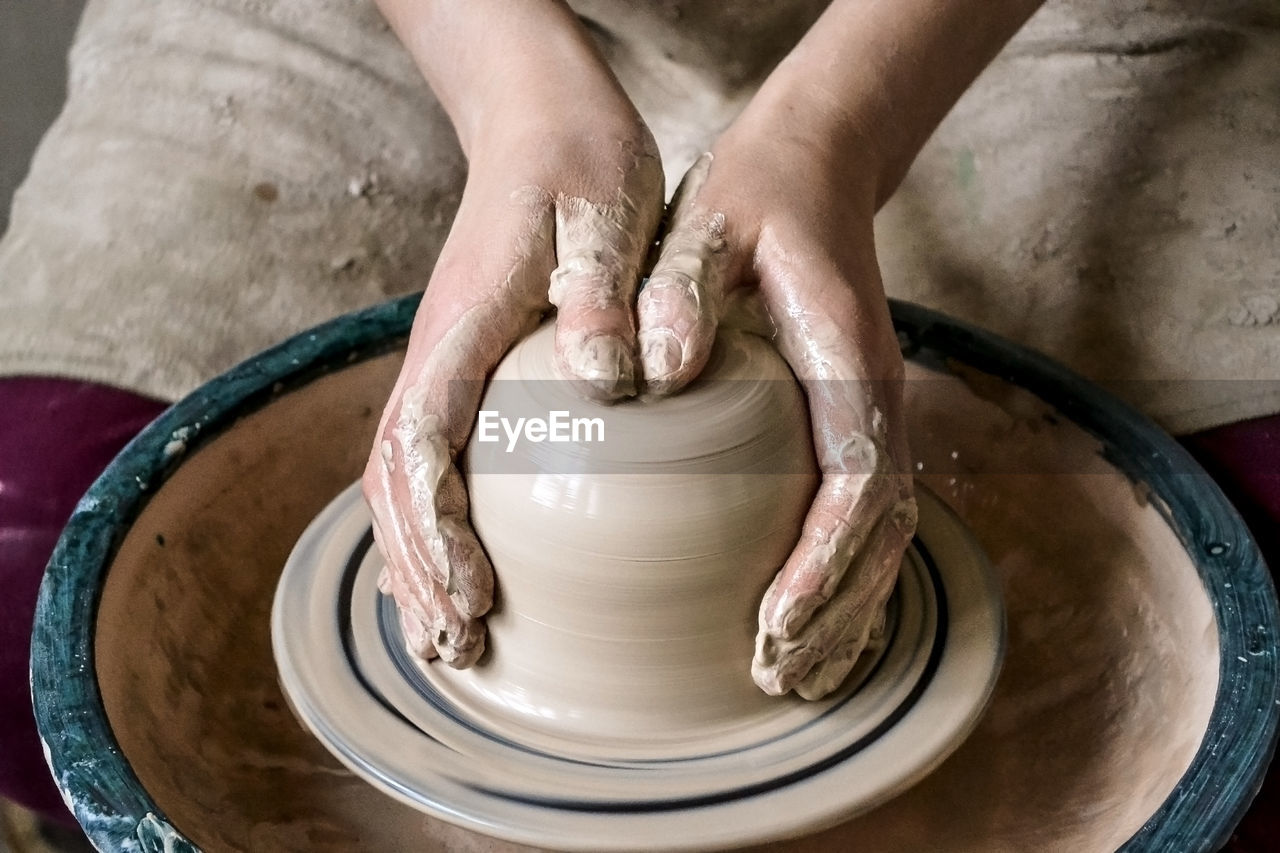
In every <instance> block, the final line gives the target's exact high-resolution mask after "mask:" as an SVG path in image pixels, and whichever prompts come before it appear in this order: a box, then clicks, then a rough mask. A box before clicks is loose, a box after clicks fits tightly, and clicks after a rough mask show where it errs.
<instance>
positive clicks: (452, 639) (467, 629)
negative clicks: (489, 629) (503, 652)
mask: <svg viewBox="0 0 1280 853" xmlns="http://www.w3.org/2000/svg"><path fill="white" fill-rule="evenodd" d="M485 635H486V631H485V627H484V624H483V623H482V622H480V621H478V620H475V619H464V620H463V621H462V622H461V623H460V624H459V625H457V626H456V627H453V628H452V630H451V629H449V628H444V629H441V630H440V631H439V632H437V634H436V636H435V637H434V638H433V642H434V645H435V649H436V652H438V653H439V655H440V660H442V661H444V663H446V664H447V665H448V666H450V667H452V668H453V669H467V668H469V667H471V666H474V665H475V663H476V661H478V660H480V657H481V655H483V654H484V650H485Z"/></svg>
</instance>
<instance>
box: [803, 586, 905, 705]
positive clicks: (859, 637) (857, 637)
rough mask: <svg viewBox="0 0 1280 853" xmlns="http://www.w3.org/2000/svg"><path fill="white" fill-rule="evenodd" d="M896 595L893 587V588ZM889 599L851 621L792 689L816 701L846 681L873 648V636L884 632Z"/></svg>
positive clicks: (874, 637) (804, 697)
mask: <svg viewBox="0 0 1280 853" xmlns="http://www.w3.org/2000/svg"><path fill="white" fill-rule="evenodd" d="M890 595H892V587H891V588H890ZM887 605H888V599H886V600H885V601H884V602H883V603H881V604H880V605H879V606H877V607H873V608H870V609H869V610H868V611H867V613H866V617H865V618H859V619H858V620H856V621H853V622H850V623H849V630H848V631H846V632H845V635H844V637H842V638H841V639H840V641H839V642H838V643H837V644H836V647H835V648H834V649H832V650H831V651H830V652H828V653H827V655H826V657H824V658H822V659H821V660H819V661H818V662H817V663H816V664H814V665H813V668H812V669H810V670H809V674H808V675H806V676H805V677H804V678H803V679H802V680H801V681H800V682H799V683H797V684H796V685H795V686H794V687H792V688H791V689H792V690H794V691H795V692H796V695H797V696H799V697H800V698H801V699H808V700H809V701H811V702H816V701H817V700H819V699H823V698H825V697H827V696H828V695H830V694H831V693H832V692H834V691H835V689H836V688H837V687H839V686H840V685H842V684H844V682H845V680H846V679H847V678H848V677H849V673H850V672H852V671H853V668H854V666H856V665H857V663H858V660H859V659H860V658H861V657H862V655H863V653H864V652H867V651H869V650H871V648H872V645H873V640H874V639H876V638H879V637H880V635H882V634H883V632H884V622H885V610H886V606H887Z"/></svg>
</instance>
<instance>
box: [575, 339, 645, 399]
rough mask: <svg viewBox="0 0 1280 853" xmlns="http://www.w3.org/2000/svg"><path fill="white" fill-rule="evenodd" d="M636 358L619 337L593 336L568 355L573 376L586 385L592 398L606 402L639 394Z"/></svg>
mask: <svg viewBox="0 0 1280 853" xmlns="http://www.w3.org/2000/svg"><path fill="white" fill-rule="evenodd" d="M634 358H635V356H634V354H633V352H632V349H631V347H630V346H629V345H628V344H627V343H626V342H625V341H623V340H622V339H621V338H619V337H618V336H616V335H593V336H592V337H589V338H587V339H586V340H584V341H583V342H582V343H581V344H579V345H578V346H577V347H574V348H573V351H571V352H567V353H566V354H565V361H566V362H567V365H566V366H567V368H568V370H569V375H570V376H572V377H574V378H575V379H577V380H578V381H579V382H582V383H584V384H585V385H586V386H587V389H586V390H587V393H588V394H590V396H592V397H594V398H596V399H599V400H605V401H612V400H617V399H619V398H622V397H630V396H632V395H634V394H635V392H636V382H635V361H634Z"/></svg>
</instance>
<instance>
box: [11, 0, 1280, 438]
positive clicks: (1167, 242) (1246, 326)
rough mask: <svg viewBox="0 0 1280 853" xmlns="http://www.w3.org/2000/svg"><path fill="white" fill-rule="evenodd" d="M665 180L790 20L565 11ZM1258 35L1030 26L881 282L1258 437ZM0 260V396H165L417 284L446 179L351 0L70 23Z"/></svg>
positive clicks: (407, 72)
mask: <svg viewBox="0 0 1280 853" xmlns="http://www.w3.org/2000/svg"><path fill="white" fill-rule="evenodd" d="M576 5H577V7H578V9H579V11H580V12H582V13H583V14H584V15H587V16H589V17H590V18H591V19H593V21H594V29H595V30H596V31H597V32H598V33H599V34H600V42H601V45H602V48H603V49H604V51H605V53H606V54H607V55H608V58H609V60H610V62H611V63H612V64H613V66H614V67H615V68H616V69H617V71H618V74H619V77H620V78H621V79H622V81H623V83H624V85H625V86H626V87H627V88H628V90H629V91H630V92H631V93H632V95H633V97H634V99H635V100H636V102H637V104H638V106H639V107H640V109H641V111H642V113H644V114H645V116H646V118H647V119H648V120H649V122H650V124H651V126H652V127H653V128H654V130H655V133H656V135H657V136H658V139H659V144H660V146H661V148H662V151H663V156H664V162H665V163H666V167H667V173H668V177H669V180H671V181H674V180H676V179H678V177H679V175H680V174H681V172H682V171H683V169H684V167H685V166H686V165H687V164H688V163H689V162H690V161H691V160H692V158H693V156H694V155H695V154H696V153H697V152H698V151H700V150H702V149H703V148H704V147H706V145H707V144H708V143H709V141H710V140H711V139H713V138H714V136H715V134H716V133H717V132H718V131H719V130H720V129H721V128H723V127H724V126H725V124H727V123H728V122H729V121H730V120H731V119H732V117H733V115H734V113H735V111H736V110H737V109H738V108H739V107H740V106H741V104H742V103H743V101H744V99H745V98H746V97H748V96H749V94H750V92H751V91H752V89H753V88H754V87H755V86H756V85H758V82H759V81H760V80H761V79H762V78H763V76H764V75H765V74H767V72H768V70H769V68H770V67H771V65H772V63H774V62H775V61H776V60H777V58H778V57H779V56H780V55H781V54H782V53H783V52H784V51H785V50H786V48H787V47H788V46H789V45H790V44H791V43H792V42H794V41H795V40H796V39H797V38H799V37H800V35H801V33H802V32H803V31H804V29H805V28H806V27H807V26H808V25H809V23H810V22H811V21H812V20H813V18H814V17H815V16H816V15H817V14H818V13H819V12H820V9H821V7H822V5H823V3H822V2H821V0H792V2H789V3H772V4H759V3H744V2H736V0H735V2H732V3H727V4H715V3H697V2H691V0H685V1H684V2H680V0H675V2H662V3H657V2H654V3H629V2H628V3H622V2H618V0H581V2H579V3H578V4H576ZM1278 23H1280V13H1278V12H1277V11H1276V7H1275V5H1274V4H1273V3H1271V2H1270V0H1212V2H1196V3H1190V2H1185V0H1184V2H1173V0H1156V2H1146V0H1122V2H1119V3H1096V2H1091V0H1050V2H1049V3H1048V5H1046V6H1045V7H1044V9H1042V10H1041V12H1040V13H1038V14H1037V15H1036V16H1035V17H1034V18H1033V19H1032V21H1031V22H1030V23H1029V24H1028V26H1027V27H1026V29H1025V30H1024V31H1023V32H1022V33H1020V34H1019V35H1018V36H1017V37H1016V38H1015V39H1014V41H1013V42H1012V43H1011V45H1010V46H1009V48H1008V49H1007V50H1006V51H1005V52H1004V53H1003V54H1002V56H1001V57H1000V58H998V59H997V60H996V62H995V63H994V64H993V65H992V66H991V68H990V69H988V71H987V72H986V73H985V74H984V75H983V76H982V77H981V78H980V79H979V81H978V82H977V84H976V85H975V86H974V87H973V89H972V90H971V91H970V92H969V93H968V94H966V95H965V97H964V98H963V99H962V100H961V102H960V104H959V105H958V106H957V108H956V109H955V111H954V112H953V113H952V115H951V116H950V117H949V118H948V119H947V120H946V121H945V122H944V123H943V125H942V127H941V128H940V130H939V132H938V133H937V134H936V136H935V137H934V139H933V140H932V141H931V142H930V143H929V144H928V145H927V146H926V148H925V150H924V152H923V153H922V154H921V157H920V159H919V161H918V162H917V164H916V166H915V167H914V168H913V169H912V171H911V173H910V175H909V176H908V177H907V179H906V181H905V183H904V185H903V187H902V188H901V191H900V192H899V193H898V195H897V196H896V197H895V198H894V199H893V200H892V201H891V202H890V203H889V205H888V206H887V207H886V209H885V211H884V212H883V213H882V215H881V217H880V220H879V223H878V229H877V239H878V241H879V244H880V252H881V261H882V266H883V268H884V274H885V279H886V284H887V287H888V289H889V291H890V292H891V293H893V294H895V295H899V296H905V297H908V298H912V299H916V300H918V301H921V302H924V303H926V304H929V305H932V306H934V307H938V308H941V309H942V310H944V311H947V312H949V313H952V314H955V315H957V316H959V317H962V318H964V319H968V320H971V321H974V322H977V323H979V324H981V325H985V326H989V327H991V328H994V329H995V330H997V331H999V332H1001V333H1003V334H1005V335H1008V336H1010V337H1012V338H1014V339H1016V340H1018V341H1021V342H1023V343H1026V344H1029V345H1032V346H1034V347H1037V348H1039V349H1043V350H1045V351H1047V352H1048V353H1050V354H1051V355H1054V356H1056V357H1058V358H1060V359H1061V360H1063V361H1065V362H1066V363H1068V364H1069V365H1071V366H1073V367H1075V368H1076V369H1078V370H1080V371H1082V372H1083V373H1085V374H1086V375H1089V376H1091V377H1093V378H1095V379H1099V380H1103V381H1106V382H1108V383H1111V384H1112V385H1113V387H1115V388H1116V389H1117V390H1118V391H1119V392H1120V393H1121V394H1122V395H1124V396H1126V397H1128V398H1129V399H1130V400H1131V401H1133V402H1135V403H1136V404H1137V405H1139V406H1140V407H1141V408H1143V409H1144V410H1146V411H1147V412H1148V413H1150V414H1152V415H1153V416H1154V417H1156V418H1157V419H1158V420H1160V421H1161V422H1162V423H1163V424H1165V425H1166V426H1168V427H1169V428H1171V429H1174V430H1180V431H1186V430H1191V429H1197V428H1202V427H1206V426H1210V425H1213V424H1218V423H1223V422H1227V421H1231V420H1236V419H1241V418H1245V417H1249V416H1254V415H1259V414H1265V413H1268V412H1274V411H1277V410H1280V381H1277V380H1280V307H1278V306H1280V284H1278V282H1280V252H1278V251H1277V250H1276V246H1277V244H1278V243H1280V219H1278V218H1277V215H1276V211H1277V209H1280V170H1277V168H1276V165H1275V164H1276V163H1278V162H1280V26H1277V24H1278ZM71 70H72V73H71V83H70V96H69V99H68V103H67V107H66V109H65V111H64V113H63V115H62V116H61V118H60V119H59V121H58V122H57V124H56V125H55V127H54V128H53V130H52V131H51V132H50V133H49V135H48V137H47V138H46V140H45V142H44V144H43V145H42V147H41V150H40V152H39V154H38V156H37V158H36V160H35V163H34V164H33V167H32V171H31V174H30V177H29V178H28V180H27V182H26V184H25V185H24V187H23V188H22V190H21V191H20V192H19V194H18V196H17V198H16V200H15V205H14V210H13V216H12V225H11V227H10V231H9V233H8V234H7V235H6V237H5V239H4V240H3V242H0V281H3V282H4V284H3V286H2V287H0V375H2V374H23V373H51V374H58V375H65V376H71V377H79V378H86V379H93V380H97V381H101V382H106V383H109V384H113V385H118V386H121V387H127V388H131V389H133V390H136V391H140V392H144V393H148V394H152V395H156V396H160V397H166V398H174V397H177V396H180V395H182V394H184V393H185V392H187V391H189V390H190V389H191V388H192V387H193V386H195V385H196V384H198V383H199V382H201V381H203V380H205V379H207V378H209V377H210V376H211V375H213V374H215V373H217V372H219V371H221V370H224V369H226V368H227V367H229V366H231V365H232V364H234V363H236V362H237V361H240V360H241V359H243V358H245V357H247V356H249V355H251V354H252V353H254V352H256V351H258V350H260V349H262V348H264V347H266V346H267V345H269V344H271V343H274V342H276V341H278V340H280V339H281V338H283V337H285V336H287V335H289V334H291V333H293V332H295V331H298V330H300V329H302V328H305V327H306V326H309V325H312V324H314V323H317V322H319V321H321V320H324V319H327V318H329V317H331V316H333V315H335V314H338V313H341V312H344V311H347V310H350V309H353V308H357V307H360V306H363V305H367V304H370V303H372V302H376V301H379V300H381V299H384V298H386V297H388V296H391V295H395V294H400V293H404V292H406V291H410V290H414V289H417V288H420V287H421V286H422V285H423V284H424V283H425V282H426V280H427V278H428V275H429V273H430V270H431V266H432V263H433V262H434V259H435V257H436V254H437V252H438V250H439V248H440V246H441V244H442V242H443V240H444V237H445V234H446V232H447V229H448V226H449V222H450V219H451V216H452V213H453V211H454V209H455V207H456V204H457V199H458V195H459V189H460V186H461V182H462V179H463V175H464V169H465V164H464V162H463V159H462V157H461V155H460V153H459V151H458V148H457V145H456V143H455V141H454V139H453V135H452V132H451V131H450V129H449V128H448V125H447V122H446V120H445V117H444V115H443V113H442V112H441V110H440V108H439V107H438V105H437V104H436V102H435V101H434V99H433V98H432V96H431V94H430V92H429V91H428V89H427V87H426V85H425V83H424V82H423V81H422V80H421V78H420V76H419V75H418V72H417V71H416V70H415V69H414V67H413V65H412V63H411V62H410V61H409V58H408V56H407V54H406V53H405V51H404V50H403V49H402V48H401V47H400V46H399V45H398V44H397V43H396V41H395V39H394V37H393V36H392V34H391V33H390V32H389V31H388V29H387V27H386V26H385V25H384V24H383V23H382V21H381V18H380V17H379V15H378V12H377V10H376V9H375V8H374V7H373V5H372V4H371V3H369V2H367V0H366V2H355V3H353V2H350V0H287V2H278V3H259V2H251V0H184V2H180V3H165V4H160V5H158V6H157V5H156V4H154V3H151V2H144V0H91V2H90V3H89V6H88V9H87V11H86V15H85V20H84V23H83V25H82V27H81V32H80V34H79V37H78V40H77V43H76V46H75V48H74V49H73V51H72V57H71Z"/></svg>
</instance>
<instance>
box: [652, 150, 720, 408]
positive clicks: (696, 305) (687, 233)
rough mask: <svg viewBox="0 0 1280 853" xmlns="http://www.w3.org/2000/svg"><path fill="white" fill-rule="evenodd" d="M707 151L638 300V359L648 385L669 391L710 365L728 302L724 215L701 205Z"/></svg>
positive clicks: (685, 184)
mask: <svg viewBox="0 0 1280 853" xmlns="http://www.w3.org/2000/svg"><path fill="white" fill-rule="evenodd" d="M711 161H712V157H711V155H710V154H703V155H702V156H701V157H699V158H698V160H697V161H696V162H695V163H694V164H693V166H692V167H691V168H690V169H689V171H688V172H687V173H686V174H685V176H684V180H682V181H681V182H680V188H679V189H678V190H677V191H676V197H675V199H674V201H673V205H672V206H673V212H672V214H671V224H670V227H669V228H668V229H667V234H666V236H665V237H663V239H662V248H661V252H660V254H659V256H658V261H657V263H656V264H654V267H653V271H652V272H651V273H650V274H649V280H648V281H647V282H645V285H644V287H643V289H641V291H640V297H639V299H638V301H637V305H636V312H637V314H638V317H639V323H640V332H639V343H640V359H641V367H642V369H643V371H644V381H645V385H646V387H648V388H649V390H651V391H654V392H656V393H659V394H671V393H675V392H676V391H679V390H680V389H681V388H683V387H684V386H686V385H688V384H689V382H691V381H692V380H693V379H694V378H695V377H696V376H697V375H698V374H699V373H700V372H702V368H703V367H705V366H706V363H707V358H708V357H709V356H710V355H711V347H712V345H713V344H714V343H715V338H716V326H717V324H718V323H719V321H720V312H721V308H722V306H723V303H724V288H725V268H726V265H727V253H726V252H725V237H724V230H725V228H724V216H723V214H720V213H715V212H708V211H707V210H705V209H704V208H703V207H701V206H700V205H699V204H698V194H699V191H700V190H701V189H702V185H703V183H704V182H705V181H706V179H707V176H708V175H709V174H710V171H711Z"/></svg>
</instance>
